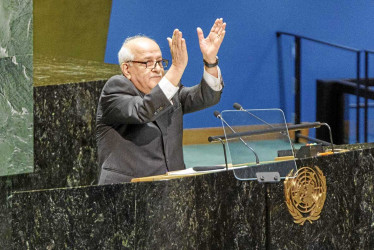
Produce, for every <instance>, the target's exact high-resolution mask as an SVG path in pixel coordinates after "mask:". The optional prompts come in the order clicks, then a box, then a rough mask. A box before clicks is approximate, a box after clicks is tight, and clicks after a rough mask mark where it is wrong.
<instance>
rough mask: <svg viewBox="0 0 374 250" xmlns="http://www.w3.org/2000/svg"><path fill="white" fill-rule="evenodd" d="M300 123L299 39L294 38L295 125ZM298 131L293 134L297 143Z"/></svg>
mask: <svg viewBox="0 0 374 250" xmlns="http://www.w3.org/2000/svg"><path fill="white" fill-rule="evenodd" d="M300 121H301V39H300V37H297V36H295V124H300ZM299 133H300V132H299V131H296V132H295V142H296V143H298V142H299V137H298V135H299Z"/></svg>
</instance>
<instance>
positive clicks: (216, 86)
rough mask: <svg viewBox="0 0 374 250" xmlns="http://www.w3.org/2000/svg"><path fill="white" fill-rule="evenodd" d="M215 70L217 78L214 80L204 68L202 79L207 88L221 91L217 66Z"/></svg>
mask: <svg viewBox="0 0 374 250" xmlns="http://www.w3.org/2000/svg"><path fill="white" fill-rule="evenodd" d="M217 70H218V78H215V77H214V76H212V75H211V74H209V73H208V72H206V71H205V68H204V74H203V78H204V80H205V81H206V83H207V84H208V85H209V87H211V88H212V89H213V90H214V91H221V89H222V84H221V70H220V68H219V67H218V66H217Z"/></svg>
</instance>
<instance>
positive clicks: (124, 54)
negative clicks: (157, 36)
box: [118, 35, 156, 65]
mask: <svg viewBox="0 0 374 250" xmlns="http://www.w3.org/2000/svg"><path fill="white" fill-rule="evenodd" d="M138 38H148V39H150V40H152V41H154V42H156V41H155V40H153V39H152V38H150V37H148V36H146V35H136V36H130V37H128V38H126V40H125V41H124V42H123V44H122V47H121V49H120V50H119V51H118V62H119V65H121V64H122V63H124V62H128V61H132V60H134V57H135V56H134V54H133V53H132V51H131V49H130V48H128V44H129V43H130V42H131V41H133V40H135V39H138Z"/></svg>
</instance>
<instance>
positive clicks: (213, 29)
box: [210, 18, 219, 32]
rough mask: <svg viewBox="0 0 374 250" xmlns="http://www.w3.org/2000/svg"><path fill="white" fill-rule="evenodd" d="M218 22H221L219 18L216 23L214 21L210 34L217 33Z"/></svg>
mask: <svg viewBox="0 0 374 250" xmlns="http://www.w3.org/2000/svg"><path fill="white" fill-rule="evenodd" d="M218 22H219V20H218V18H217V19H216V21H214V24H213V26H212V28H211V29H210V32H216V29H217V26H218Z"/></svg>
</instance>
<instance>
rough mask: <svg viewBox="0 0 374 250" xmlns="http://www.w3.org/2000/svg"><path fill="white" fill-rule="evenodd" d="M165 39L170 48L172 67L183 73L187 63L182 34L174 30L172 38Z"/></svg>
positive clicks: (185, 47)
mask: <svg viewBox="0 0 374 250" xmlns="http://www.w3.org/2000/svg"><path fill="white" fill-rule="evenodd" d="M167 39H168V42H169V47H170V53H171V58H172V65H174V66H175V67H176V68H177V69H179V70H183V71H184V69H185V68H186V66H187V62H188V54H187V46H186V41H185V40H184V38H183V37H182V32H181V31H179V30H178V29H175V30H174V32H173V37H172V38H170V37H168V38H167Z"/></svg>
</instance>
